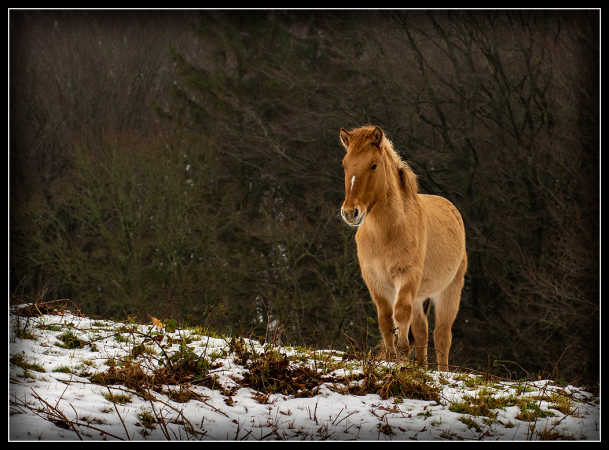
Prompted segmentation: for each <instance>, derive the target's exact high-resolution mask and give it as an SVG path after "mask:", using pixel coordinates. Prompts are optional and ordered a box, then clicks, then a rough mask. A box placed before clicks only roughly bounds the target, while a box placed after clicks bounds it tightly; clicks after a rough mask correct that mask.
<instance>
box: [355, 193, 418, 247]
mask: <svg viewBox="0 0 609 450" xmlns="http://www.w3.org/2000/svg"><path fill="white" fill-rule="evenodd" d="M420 211H421V206H420V202H419V200H418V198H417V196H416V194H415V195H414V196H407V195H405V194H404V193H402V192H399V191H395V190H394V191H389V193H388V194H387V195H385V196H384V197H383V198H382V199H381V200H379V201H378V202H377V204H376V205H375V206H374V208H373V210H372V211H370V213H371V214H370V217H369V219H372V220H370V221H369V222H368V224H366V222H364V226H366V225H368V230H366V231H368V232H370V233H372V234H374V235H375V237H376V238H377V240H380V241H381V242H387V243H391V242H392V241H393V240H394V238H395V235H394V234H395V233H396V232H399V231H400V230H401V229H402V228H404V227H406V228H408V229H416V228H415V227H416V226H415V223H414V222H415V221H416V220H417V219H416V218H417V217H420Z"/></svg>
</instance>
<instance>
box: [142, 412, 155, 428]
mask: <svg viewBox="0 0 609 450" xmlns="http://www.w3.org/2000/svg"><path fill="white" fill-rule="evenodd" d="M137 418H138V420H139V425H141V426H143V427H145V428H149V429H151V430H152V429H154V427H155V423H156V418H155V417H154V415H153V414H152V412H151V411H149V410H147V409H144V410H142V411H141V412H140V413H138V415H137Z"/></svg>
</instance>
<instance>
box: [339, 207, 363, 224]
mask: <svg viewBox="0 0 609 450" xmlns="http://www.w3.org/2000/svg"><path fill="white" fill-rule="evenodd" d="M340 215H341V216H342V218H343V220H344V221H345V223H346V224H347V225H350V226H352V227H359V226H360V225H361V224H362V223H364V217H365V216H366V213H365V212H363V211H362V210H361V209H359V208H357V207H355V208H347V209H345V208H344V207H342V208H340Z"/></svg>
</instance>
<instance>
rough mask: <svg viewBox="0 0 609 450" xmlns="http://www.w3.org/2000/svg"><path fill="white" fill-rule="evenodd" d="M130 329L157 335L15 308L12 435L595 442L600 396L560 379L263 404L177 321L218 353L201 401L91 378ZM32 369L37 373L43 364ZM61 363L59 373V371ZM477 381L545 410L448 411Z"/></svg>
mask: <svg viewBox="0 0 609 450" xmlns="http://www.w3.org/2000/svg"><path fill="white" fill-rule="evenodd" d="M127 327H130V329H131V330H138V331H139V332H140V333H141V335H137V336H144V335H146V334H147V335H150V334H151V333H152V332H153V331H157V328H154V327H153V325H152V324H150V325H145V324H144V325H142V324H133V323H121V322H111V321H99V320H93V319H90V318H87V317H83V316H81V315H79V314H78V315H77V314H73V313H70V312H67V311H66V312H64V313H61V314H47V315H42V316H38V317H22V316H17V315H16V314H15V310H14V309H13V310H12V312H11V314H10V316H9V332H10V336H9V352H10V357H11V363H10V370H9V376H10V382H9V413H10V419H9V439H10V440H51V441H63V440H78V439H84V440H118V439H121V440H168V439H171V440H186V439H189V440H198V439H201V440H211V441H224V440H280V439H281V440H325V439H329V440H334V441H348V440H369V441H378V440H418V441H422V440H423V441H436V440H480V439H483V440H512V441H514V440H515V441H521V440H522V441H524V440H537V439H542V438H543V437H546V438H553V439H574V440H593V441H595V440H599V439H600V417H599V415H600V414H599V411H600V401H599V398H598V397H596V396H595V395H593V394H592V393H590V392H586V391H584V390H583V389H581V388H578V387H576V386H558V385H556V384H555V383H554V382H553V381H551V380H536V381H526V382H523V381H519V382H516V381H495V382H494V383H493V384H492V385H485V386H476V383H472V382H471V381H472V380H475V378H472V377H469V376H468V375H467V374H463V373H456V372H455V373H453V372H436V371H431V370H430V371H429V374H430V375H431V377H432V378H433V380H434V382H435V383H437V385H438V386H439V387H440V388H441V391H440V401H439V402H437V401H424V400H414V399H408V398H404V399H398V398H392V397H390V398H388V399H382V398H381V397H380V396H379V395H377V394H366V395H345V394H342V393H338V392H335V391H334V390H332V389H331V388H332V383H330V382H328V383H324V384H322V385H321V386H320V388H319V391H318V392H317V393H316V395H313V396H311V397H296V396H294V395H284V394H268V397H267V398H266V402H264V401H262V402H260V399H261V396H260V395H259V393H257V392H256V391H255V390H254V389H251V388H249V387H243V386H241V385H240V384H239V383H238V380H240V379H241V377H242V376H243V374H244V373H246V371H247V369H246V368H245V367H244V366H243V365H241V364H239V363H238V362H237V359H235V358H234V355H233V354H230V352H229V340H228V338H218V337H210V336H205V335H202V334H196V333H195V332H194V331H193V330H191V329H190V330H189V329H186V330H181V329H176V330H175V331H173V332H171V333H170V332H169V331H167V330H163V334H164V336H165V337H164V339H168V338H169V337H173V338H176V339H177V338H180V337H182V338H183V337H190V339H189V342H188V344H187V345H188V346H189V347H190V348H191V349H193V350H194V352H195V353H196V354H197V355H202V354H205V355H214V357H215V361H214V362H215V364H214V365H213V366H212V369H211V370H210V374H215V375H217V376H218V381H219V382H220V384H221V385H222V386H223V388H224V390H221V389H219V388H218V387H215V388H214V389H212V388H209V387H206V386H203V385H198V384H195V383H193V384H192V385H189V388H190V389H191V390H192V391H193V392H195V393H196V394H198V395H199V397H198V398H196V399H191V400H189V401H187V402H183V403H180V402H176V401H174V400H172V399H170V398H169V397H168V395H166V391H164V392H165V393H159V392H155V391H150V394H152V396H153V397H154V398H144V396H141V395H137V394H135V393H134V392H133V390H132V389H129V388H127V387H125V386H120V385H111V386H104V385H101V384H95V383H93V382H92V381H91V376H92V375H93V374H96V373H102V372H106V371H107V370H108V369H109V368H110V366H109V365H108V363H109V362H110V361H111V360H112V359H118V358H125V357H126V356H128V355H130V354H131V352H132V350H133V348H134V346H135V345H137V344H138V342H137V341H135V340H134V339H136V334H135V333H130V334H128V333H126V334H121V335H120V336H122V337H123V339H121V338H117V335H118V333H120V332H121V331H124V330H126V329H127ZM24 330H27V333H24ZM67 330H71V331H72V332H73V333H74V335H76V336H78V337H79V338H80V339H82V340H83V341H85V342H93V343H94V346H91V345H85V346H83V348H75V349H69V348H63V347H60V346H58V345H57V344H60V343H61V342H60V341H59V340H58V337H59V336H60V335H62V334H63V333H65V332H66V331H67ZM139 342H141V341H139ZM163 342H167V341H163ZM244 342H246V343H247V345H250V346H251V347H252V348H255V349H258V351H263V348H264V347H263V346H262V345H261V344H260V343H259V342H257V341H252V340H247V339H246V340H245V341H244ZM165 348H166V352H167V354H171V353H172V352H177V351H178V350H179V348H180V347H179V344H177V343H175V344H170V343H167V345H166V346H165ZM277 349H278V350H279V351H280V352H282V353H284V354H286V355H290V356H295V355H300V356H301V359H302V358H304V359H305V362H304V363H303V364H306V357H311V354H312V353H311V352H310V351H309V352H308V353H307V352H306V351H305V350H302V349H300V350H298V349H294V348H291V347H281V348H279V347H277ZM315 354H317V355H318V356H319V355H321V354H325V355H326V356H327V357H328V358H329V359H330V360H336V361H340V360H341V355H342V354H341V352H337V351H329V350H328V351H319V350H318V351H316V352H315ZM20 360H23V361H25V362H26V363H28V364H37V365H38V366H34V367H27V366H24V365H23V364H19V361H20ZM296 360H297V358H293V359H292V362H291V364H296V362H295V361H296ZM309 362H310V361H309ZM310 363H311V364H310V367H313V365H312V364H313V363H312V362H310ZM387 364H389V363H387ZM356 366H357V364H355V363H354V362H351V364H349V365H344V367H341V368H338V369H336V370H335V371H334V372H333V373H332V374H333V375H334V376H337V377H338V376H341V375H342V376H344V375H348V374H349V373H351V374H353V373H354V371H355V372H357V370H358V369H357V367H356ZM40 367H41V368H43V369H44V371H40V370H41V369H40ZM58 369H59V370H61V371H56V370H58ZM66 372H69V373H66ZM523 386H524V387H523ZM231 388H232V391H231V392H228V391H230V390H231ZM167 389H169V390H175V389H177V386H167ZM481 389H485V390H486V392H489V391H492V392H493V395H494V396H495V397H497V398H500V397H501V396H509V395H517V396H521V397H522V396H529V397H531V398H535V397H537V398H539V400H537V401H536V404H537V405H538V406H539V407H540V408H541V410H542V411H547V412H549V413H551V415H550V416H548V417H538V418H537V419H535V420H533V421H525V420H520V419H519V418H517V416H518V415H519V414H520V413H521V409H520V407H519V406H505V407H503V408H500V407H499V408H496V409H494V413H496V414H497V415H496V417H495V418H494V420H490V419H489V418H488V417H484V416H474V415H470V414H464V413H460V412H455V411H451V410H450V409H449V408H450V406H451V405H453V404H454V403H455V402H459V401H462V400H463V399H464V397H465V398H466V399H467V398H468V396H469V397H472V396H476V395H478V394H479V393H480V390H481ZM110 392H111V393H112V394H113V395H119V394H124V395H128V396H129V401H128V402H126V403H118V402H116V403H114V402H112V401H110V400H109V398H110V397H109V395H108V394H109V393H110ZM552 393H554V394H560V395H561V396H562V397H561V398H563V399H565V398H568V399H570V402H571V403H570V405H571V409H570V411H568V413H567V414H564V413H563V412H560V411H559V410H558V409H555V407H553V405H552V404H551V403H550V402H549V401H547V399H548V394H552ZM231 394H232V395H231ZM257 394H258V395H257ZM540 396H541V397H540ZM544 399H545V400H544ZM146 416H147V417H152V418H154V417H157V418H162V420H156V423H149V424H148V427H147V426H145V425H146V424H145V423H144V422H145V417H146ZM62 417H63V419H62ZM152 422H155V420H153V421H152Z"/></svg>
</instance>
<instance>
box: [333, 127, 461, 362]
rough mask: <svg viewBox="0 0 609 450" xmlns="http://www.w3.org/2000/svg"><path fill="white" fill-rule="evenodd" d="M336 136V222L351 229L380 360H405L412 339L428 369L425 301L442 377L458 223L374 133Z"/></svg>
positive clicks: (455, 297)
mask: <svg viewBox="0 0 609 450" xmlns="http://www.w3.org/2000/svg"><path fill="white" fill-rule="evenodd" d="M339 136H340V141H341V143H342V145H343V146H344V148H345V150H346V154H345V156H344V158H343V161H342V165H343V167H344V171H345V200H344V202H343V204H342V207H341V216H342V218H343V220H344V221H345V222H346V223H347V224H348V225H350V226H352V227H357V232H356V233H355V242H356V245H357V258H358V261H359V266H360V270H361V274H362V278H363V280H364V282H365V283H366V286H367V287H368V291H369V293H370V296H371V297H372V300H373V301H374V303H375V304H376V308H377V313H378V323H379V329H380V332H381V335H382V337H383V344H384V354H383V357H384V358H385V359H391V360H393V359H396V358H397V359H399V357H400V355H401V354H402V355H405V357H406V359H407V358H408V356H409V353H410V343H409V339H408V333H409V331H412V336H413V338H414V347H415V357H416V361H417V363H418V364H421V365H423V366H425V367H427V364H428V363H427V342H428V322H427V316H426V313H425V311H424V302H425V300H427V299H431V304H433V309H434V314H435V315H434V317H435V326H434V332H433V338H434V347H435V351H436V359H437V364H438V368H439V370H441V371H447V370H448V356H449V352H450V347H451V343H452V326H453V323H454V321H455V319H456V316H457V313H458V310H459V303H460V301H461V291H462V289H463V284H464V277H465V272H466V271H467V252H466V246H465V226H464V224H463V218H462V217H461V214H460V213H459V211H458V210H457V208H456V207H455V206H454V205H453V204H452V203H451V202H450V201H449V200H447V199H446V198H444V197H441V196H437V195H429V194H421V193H419V192H418V184H417V177H416V175H415V173H414V172H413V171H412V170H411V168H410V167H409V166H408V164H407V163H406V162H405V161H403V160H402V159H401V158H400V156H399V155H398V154H397V153H396V151H395V150H394V148H393V144H392V143H391V141H390V140H389V139H388V138H387V136H386V135H385V132H384V131H383V129H382V128H381V127H379V126H372V125H366V126H362V127H359V128H355V129H352V130H349V131H347V130H346V129H344V128H341V129H340V133H339ZM394 325H395V327H394ZM411 327H412V330H410V329H411Z"/></svg>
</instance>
